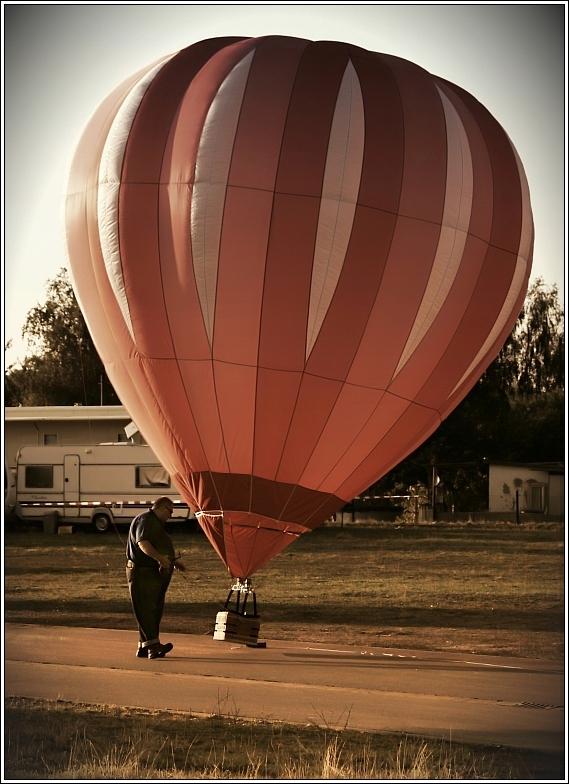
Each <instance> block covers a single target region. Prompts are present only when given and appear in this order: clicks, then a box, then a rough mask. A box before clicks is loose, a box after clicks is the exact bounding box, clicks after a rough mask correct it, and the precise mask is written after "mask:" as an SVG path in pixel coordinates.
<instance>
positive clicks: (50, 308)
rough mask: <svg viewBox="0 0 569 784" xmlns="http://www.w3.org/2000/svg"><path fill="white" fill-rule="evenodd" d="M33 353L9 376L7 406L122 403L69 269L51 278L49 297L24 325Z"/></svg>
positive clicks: (6, 393) (6, 385) (34, 310)
mask: <svg viewBox="0 0 569 784" xmlns="http://www.w3.org/2000/svg"><path fill="white" fill-rule="evenodd" d="M22 336H23V337H25V338H27V342H28V346H29V347H30V348H31V349H32V351H33V353H32V354H31V355H30V356H28V357H26V358H25V359H24V360H23V361H22V363H21V365H19V366H18V365H16V364H14V365H10V367H8V369H7V371H6V375H5V405H7V406H49V405H56V406H72V405H98V404H99V403H101V399H102V400H103V402H104V403H106V404H107V405H118V404H119V403H120V401H119V399H118V397H117V395H116V393H115V391H114V389H113V387H112V385H111V383H110V381H109V379H108V378H107V374H106V372H105V369H104V367H103V363H102V362H101V360H100V359H99V356H98V354H97V351H96V350H95V346H94V344H93V341H92V339H91V336H90V334H89V330H88V329H87V325H86V323H85V319H84V318H83V314H82V313H81V309H80V308H79V304H78V303H77V300H76V298H75V294H74V292H73V287H72V286H71V283H70V280H69V277H68V274H67V271H66V270H65V269H61V270H60V272H59V273H58V275H57V276H56V277H55V278H54V279H53V280H51V281H48V283H47V301H46V303H45V305H43V306H37V307H35V308H32V310H30V312H29V313H28V315H27V318H26V321H25V324H24V326H23V328H22Z"/></svg>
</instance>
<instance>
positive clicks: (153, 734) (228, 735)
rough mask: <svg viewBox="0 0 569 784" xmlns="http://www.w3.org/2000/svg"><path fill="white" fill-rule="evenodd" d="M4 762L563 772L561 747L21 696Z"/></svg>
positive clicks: (235, 773)
mask: <svg viewBox="0 0 569 784" xmlns="http://www.w3.org/2000/svg"><path fill="white" fill-rule="evenodd" d="M4 762H5V771H4V772H5V776H6V778H9V779H11V780H25V781H28V780H37V779H41V780H66V779H82V780H85V779H86V780H91V779H92V780H111V781H116V780H121V779H122V780H125V779H126V780H144V779H146V780H161V779H186V780H188V779H194V780H201V779H227V780H238V779H264V780H266V779H283V780H317V779H331V780H350V781H354V780H355V781H358V780H359V781H361V780H379V779H394V780H406V779H410V780H417V779H422V780H435V779H455V780H463V781H464V780H468V781H470V780H475V779H496V780H502V781H504V780H517V781H520V780H528V779H536V780H548V781H552V780H556V779H561V778H562V777H563V755H562V754H559V755H556V756H552V755H545V754H540V753H537V752H524V753H521V752H518V751H515V750H509V749H505V748H493V747H480V746H469V745H465V744H453V743H449V742H445V741H437V740H423V739H420V738H414V737H409V736H397V735H382V734H369V733H368V734H363V733H358V732H354V731H349V730H346V729H344V730H332V729H322V728H319V727H315V726H312V725H310V726H306V727H294V726H291V725H286V724H277V723H273V724H268V723H263V722H245V721H242V720H240V719H239V717H236V716H228V715H221V714H216V715H212V716H209V717H206V718H203V717H202V718H197V717H192V716H188V715H184V714H176V713H160V712H157V711H144V710H128V711H125V710H123V709H121V708H116V707H115V708H113V707H109V706H107V707H95V706H87V705H72V704H70V703H64V702H57V703H45V702H41V701H37V700H25V699H21V698H20V699H12V700H9V701H8V702H7V704H6V706H5V741H4Z"/></svg>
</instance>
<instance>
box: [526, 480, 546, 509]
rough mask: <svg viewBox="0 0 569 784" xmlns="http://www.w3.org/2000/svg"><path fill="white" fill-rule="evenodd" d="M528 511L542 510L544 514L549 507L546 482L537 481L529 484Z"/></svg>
mask: <svg viewBox="0 0 569 784" xmlns="http://www.w3.org/2000/svg"><path fill="white" fill-rule="evenodd" d="M527 495H528V512H540V513H542V514H543V512H545V510H546V509H547V501H548V498H547V495H548V493H547V485H545V484H538V483H537V482H536V483H535V484H534V483H533V482H532V483H531V484H528V491H527Z"/></svg>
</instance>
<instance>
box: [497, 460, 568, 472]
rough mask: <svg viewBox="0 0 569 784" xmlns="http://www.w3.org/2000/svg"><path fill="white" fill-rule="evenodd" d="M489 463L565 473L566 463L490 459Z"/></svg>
mask: <svg viewBox="0 0 569 784" xmlns="http://www.w3.org/2000/svg"><path fill="white" fill-rule="evenodd" d="M487 462H488V465H496V466H511V467H512V468H527V469H529V470H530V471H547V473H548V474H564V473H565V463H563V462H550V463H510V462H507V461H506V460H488V461H487Z"/></svg>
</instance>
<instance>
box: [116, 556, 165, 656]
mask: <svg viewBox="0 0 569 784" xmlns="http://www.w3.org/2000/svg"><path fill="white" fill-rule="evenodd" d="M126 576H127V580H128V587H129V590H130V600H131V602H132V608H133V610H134V615H135V617H136V621H137V623H138V630H139V632H140V641H141V642H142V643H144V644H145V646H146V645H154V644H155V643H157V642H159V641H160V621H161V620H162V614H163V612H164V600H165V598H166V591H167V590H168V586H169V585H170V579H171V577H172V575H171V573H170V572H167V571H166V570H165V569H162V570H160V571H159V570H158V569H155V568H153V567H150V566H127V569H126Z"/></svg>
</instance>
